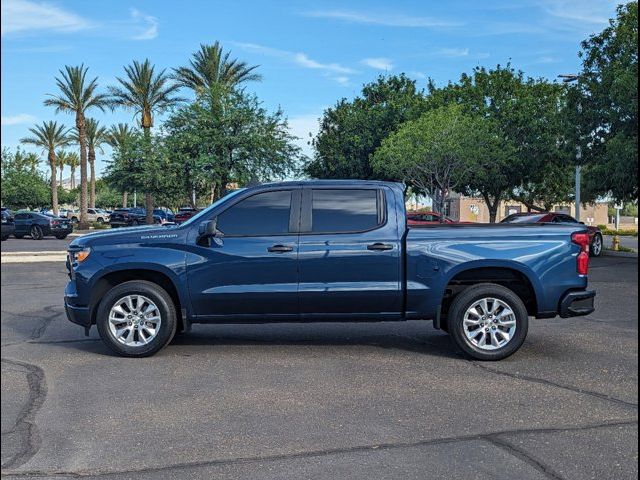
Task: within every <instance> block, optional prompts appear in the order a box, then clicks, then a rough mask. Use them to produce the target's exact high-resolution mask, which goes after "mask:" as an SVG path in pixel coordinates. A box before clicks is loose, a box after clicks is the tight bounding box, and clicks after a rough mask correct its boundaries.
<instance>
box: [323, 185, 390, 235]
mask: <svg viewBox="0 0 640 480" xmlns="http://www.w3.org/2000/svg"><path fill="white" fill-rule="evenodd" d="M380 193H381V192H380V190H378V189H354V190H347V189H314V190H312V200H311V232H312V233H348V232H364V231H367V230H372V229H374V228H376V227H378V226H380V225H382V224H383V223H384V213H383V212H384V209H383V208H382V205H381V204H380V203H381V199H382V195H381V194H380Z"/></svg>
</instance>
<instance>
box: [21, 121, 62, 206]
mask: <svg viewBox="0 0 640 480" xmlns="http://www.w3.org/2000/svg"><path fill="white" fill-rule="evenodd" d="M29 131H30V132H31V136H30V137H25V138H22V139H21V140H20V143H24V144H29V145H34V146H36V147H38V148H41V149H42V150H43V151H45V152H47V159H48V160H49V168H50V169H51V178H50V183H51V207H52V209H53V214H54V215H58V185H57V177H56V168H57V166H58V160H57V159H56V149H57V148H59V147H63V146H65V145H67V144H68V143H69V138H68V137H67V130H66V127H65V126H64V125H60V124H58V122H54V121H49V122H42V125H36V126H35V127H32V128H30V129H29Z"/></svg>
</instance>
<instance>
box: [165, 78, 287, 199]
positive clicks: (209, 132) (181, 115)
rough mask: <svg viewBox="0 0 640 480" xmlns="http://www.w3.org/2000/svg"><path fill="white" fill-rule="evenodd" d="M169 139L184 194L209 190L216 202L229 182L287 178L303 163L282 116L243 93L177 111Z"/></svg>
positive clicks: (234, 92)
mask: <svg viewBox="0 0 640 480" xmlns="http://www.w3.org/2000/svg"><path fill="white" fill-rule="evenodd" d="M213 102H220V105H221V106H222V107H223V108H221V109H217V108H214V106H212V103H213ZM164 137H165V139H166V140H165V142H166V146H167V150H168V151H169V152H170V153H171V158H172V160H173V162H174V164H175V165H176V168H177V169H179V175H178V177H177V178H179V179H181V188H182V191H188V192H193V191H194V189H195V190H198V191H199V192H200V193H202V192H203V189H207V188H208V189H209V190H210V191H211V200H214V199H215V198H218V197H219V196H223V195H224V194H225V193H226V187H227V185H228V184H229V183H230V182H238V183H240V184H246V183H248V182H251V181H256V180H269V179H274V178H283V177H285V176H287V175H289V174H291V173H293V172H294V171H295V167H296V164H297V162H298V161H299V159H300V151H299V148H298V147H297V146H296V145H295V144H294V143H293V140H294V137H292V136H291V134H290V133H289V130H288V125H287V121H286V119H285V118H284V115H283V113H282V111H280V110H278V111H277V112H275V113H269V112H267V111H266V110H265V108H264V107H263V106H262V105H261V104H260V103H259V102H258V99H257V98H256V97H255V96H254V95H249V94H247V93H246V92H243V91H239V90H230V91H228V92H226V93H224V94H222V96H221V97H220V98H212V97H209V96H203V97H200V98H199V99H198V100H196V101H195V102H194V103H192V104H190V105H187V106H184V107H182V108H180V109H178V110H176V111H175V112H174V113H173V115H171V116H170V117H169V118H168V119H167V121H166V123H165V135H164ZM191 197H192V198H190V199H189V201H192V199H193V197H194V196H191Z"/></svg>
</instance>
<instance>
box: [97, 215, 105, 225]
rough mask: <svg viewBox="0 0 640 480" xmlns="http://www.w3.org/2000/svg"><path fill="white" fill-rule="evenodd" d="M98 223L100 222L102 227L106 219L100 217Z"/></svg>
mask: <svg viewBox="0 0 640 480" xmlns="http://www.w3.org/2000/svg"><path fill="white" fill-rule="evenodd" d="M96 222H98V223H99V224H100V225H102V224H103V223H104V218H102V217H98V219H97V220H96Z"/></svg>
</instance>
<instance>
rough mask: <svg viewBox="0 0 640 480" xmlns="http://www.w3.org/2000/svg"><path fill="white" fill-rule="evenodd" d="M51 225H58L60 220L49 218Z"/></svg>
mask: <svg viewBox="0 0 640 480" xmlns="http://www.w3.org/2000/svg"><path fill="white" fill-rule="evenodd" d="M51 225H53V226H56V225H60V222H59V221H58V220H51Z"/></svg>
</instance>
